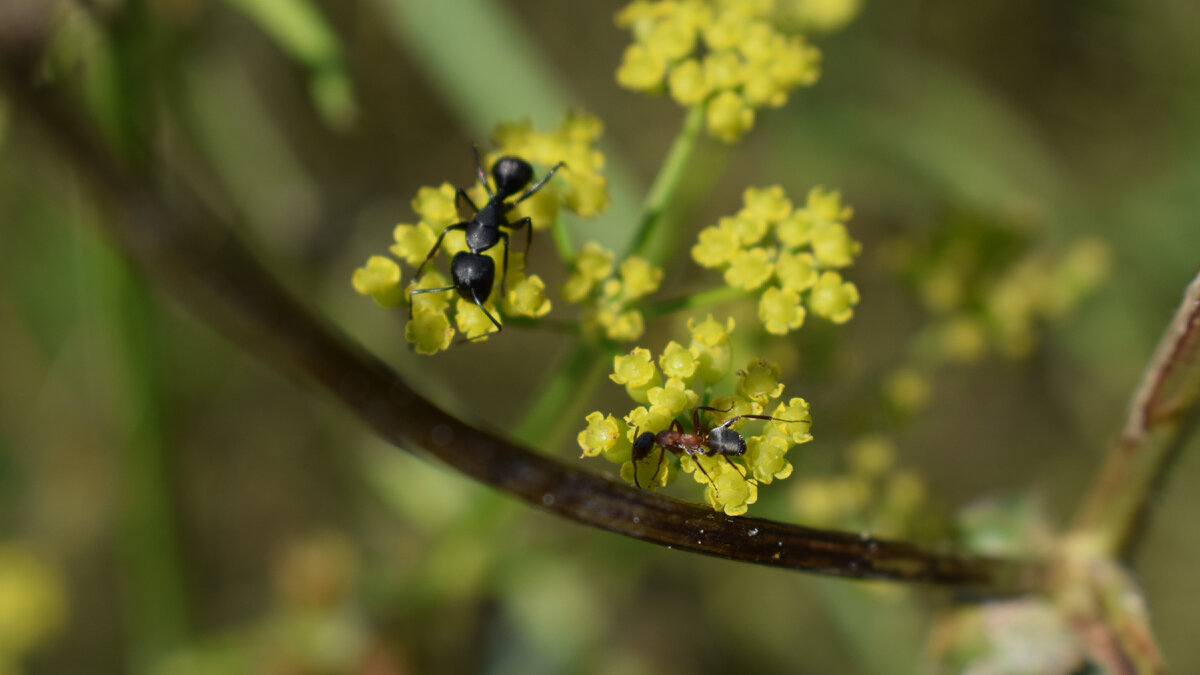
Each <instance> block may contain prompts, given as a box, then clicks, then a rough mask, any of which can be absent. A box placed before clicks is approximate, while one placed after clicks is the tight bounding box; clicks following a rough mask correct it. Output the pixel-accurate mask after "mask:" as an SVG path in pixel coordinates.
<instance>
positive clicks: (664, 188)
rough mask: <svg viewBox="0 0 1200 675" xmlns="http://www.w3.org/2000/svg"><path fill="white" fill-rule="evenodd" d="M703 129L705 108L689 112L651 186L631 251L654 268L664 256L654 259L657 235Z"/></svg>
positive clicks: (693, 109)
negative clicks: (655, 236) (648, 260)
mask: <svg viewBox="0 0 1200 675" xmlns="http://www.w3.org/2000/svg"><path fill="white" fill-rule="evenodd" d="M703 128H704V108H703V107H702V106H696V107H694V108H692V109H690V110H688V113H687V116H686V117H684V118H683V128H681V129H680V130H679V134H678V135H677V136H676V137H675V141H674V143H672V144H671V149H670V150H669V151H668V152H667V156H666V158H665V159H664V160H663V164H662V167H661V168H660V169H659V170H658V175H657V176H655V178H654V184H653V185H651V186H650V192H649V193H648V194H647V195H646V201H645V202H644V203H643V205H642V217H641V219H640V221H639V222H638V229H637V232H636V233H635V234H634V238H633V244H632V246H631V248H630V250H631V251H632V253H633V254H634V255H640V256H644V257H647V258H649V259H650V260H651V261H652V262H654V263H655V264H661V262H662V261H661V260H657V258H659V257H661V255H651V249H652V247H653V242H654V233H655V231H656V230H657V225H658V224H659V222H660V221H661V220H662V218H663V215H664V214H665V213H667V207H668V206H669V205H670V204H671V201H672V200H673V198H674V197H675V192H676V190H677V189H678V188H679V184H680V182H681V181H682V179H683V176H684V174H685V173H686V169H687V168H688V162H689V160H691V158H692V154H693V152H694V151H695V149H696V141H697V140H698V139H699V138H700V131H701V129H703Z"/></svg>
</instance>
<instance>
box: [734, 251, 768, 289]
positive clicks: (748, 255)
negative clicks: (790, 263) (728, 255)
mask: <svg viewBox="0 0 1200 675" xmlns="http://www.w3.org/2000/svg"><path fill="white" fill-rule="evenodd" d="M774 271H775V266H774V265H773V264H772V263H771V256H770V254H769V253H768V252H767V249H765V248H752V249H747V250H745V251H738V252H737V253H735V254H734V255H733V257H732V259H731V260H730V264H729V269H727V270H725V283H727V284H729V285H730V286H733V287H735V288H741V289H744V290H747V291H752V290H754V289H756V288H758V287H759V286H762V285H763V284H765V283H766V282H767V280H768V279H770V278H771V275H772V274H773V273H774Z"/></svg>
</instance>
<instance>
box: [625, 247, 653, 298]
mask: <svg viewBox="0 0 1200 675" xmlns="http://www.w3.org/2000/svg"><path fill="white" fill-rule="evenodd" d="M662 278H663V271H662V268H661V267H655V266H654V265H653V264H652V263H651V262H650V261H649V260H647V259H645V258H642V257H641V256H636V255H633V256H629V257H628V258H626V259H625V262H622V263H621V285H622V290H623V294H624V295H623V297H624V299H625V300H626V301H628V300H636V299H637V298H640V297H642V296H645V295H649V294H651V293H653V292H654V291H656V290H658V285H659V284H660V283H662Z"/></svg>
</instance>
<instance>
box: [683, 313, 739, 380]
mask: <svg viewBox="0 0 1200 675" xmlns="http://www.w3.org/2000/svg"><path fill="white" fill-rule="evenodd" d="M687 326H688V331H689V332H690V333H691V334H692V342H691V344H689V345H688V349H690V350H691V352H692V354H693V355H694V356H695V358H696V377H698V378H699V379H700V380H701V381H702V382H704V383H705V384H714V383H716V382H720V381H721V380H722V379H724V378H725V376H726V375H728V374H729V369H730V367H731V366H732V364H733V349H732V348H731V347H730V345H729V333H730V332H732V331H733V326H734V323H733V318H732V317H730V318H729V319H728V321H727V322H726V323H724V324H722V323H720V322H719V321H716V320H714V319H713V317H712V315H711V314H709V315H708V318H707V319H705V320H704V321H701V322H699V323H697V322H696V320H695V319H688V323H687Z"/></svg>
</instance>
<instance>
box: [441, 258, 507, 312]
mask: <svg viewBox="0 0 1200 675" xmlns="http://www.w3.org/2000/svg"><path fill="white" fill-rule="evenodd" d="M450 276H451V277H453V278H454V287H455V288H457V289H458V294H459V295H461V296H462V297H463V299H464V300H470V301H471V302H474V301H475V297H478V298H479V302H486V301H487V299H488V296H489V295H491V294H492V284H493V283H495V281H496V261H495V260H492V257H491V256H489V255H484V254H482V253H471V252H470V251H460V252H458V253H456V254H455V255H454V259H453V260H451V261H450ZM472 292H474V296H475V297H472Z"/></svg>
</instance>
